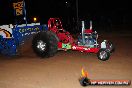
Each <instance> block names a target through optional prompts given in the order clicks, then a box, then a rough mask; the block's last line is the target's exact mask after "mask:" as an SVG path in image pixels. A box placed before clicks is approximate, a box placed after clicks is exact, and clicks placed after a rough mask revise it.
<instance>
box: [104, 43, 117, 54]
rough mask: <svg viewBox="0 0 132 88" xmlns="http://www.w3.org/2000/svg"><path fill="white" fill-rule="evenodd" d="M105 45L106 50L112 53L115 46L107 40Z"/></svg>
mask: <svg viewBox="0 0 132 88" xmlns="http://www.w3.org/2000/svg"><path fill="white" fill-rule="evenodd" d="M106 46H107V50H108V51H109V52H110V53H112V52H114V51H115V46H114V44H113V43H112V42H111V41H108V42H107V44H106Z"/></svg>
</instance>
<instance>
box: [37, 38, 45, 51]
mask: <svg viewBox="0 0 132 88" xmlns="http://www.w3.org/2000/svg"><path fill="white" fill-rule="evenodd" d="M37 48H38V49H39V50H40V51H45V50H46V43H45V42H43V41H42V40H39V41H38V42H37Z"/></svg>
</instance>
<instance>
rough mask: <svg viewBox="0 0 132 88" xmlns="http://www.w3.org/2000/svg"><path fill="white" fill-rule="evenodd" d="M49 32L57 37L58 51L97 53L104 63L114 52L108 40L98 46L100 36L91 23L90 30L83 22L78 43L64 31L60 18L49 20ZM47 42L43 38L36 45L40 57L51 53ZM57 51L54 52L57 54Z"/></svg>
mask: <svg viewBox="0 0 132 88" xmlns="http://www.w3.org/2000/svg"><path fill="white" fill-rule="evenodd" d="M48 31H50V33H51V34H52V35H54V37H56V40H57V42H58V44H57V46H58V48H57V50H65V51H67V50H77V51H80V52H86V53H96V54H97V57H98V59H100V60H102V61H106V60H108V59H109V57H110V55H111V53H112V51H113V50H114V47H113V44H112V43H111V42H109V41H108V40H104V41H103V42H102V43H101V44H98V34H97V32H96V31H93V29H92V22H90V28H89V29H85V26H84V21H82V32H81V33H80V35H79V36H78V39H77V41H75V40H74V39H73V37H72V36H71V34H70V33H69V32H67V31H66V30H65V29H63V27H62V23H61V20H60V19H59V18H50V19H49V21H48ZM40 35H41V34H39V39H40V40H41V38H40ZM37 39H38V38H37ZM45 42H46V40H44V37H43V39H42V41H41V42H40V43H37V44H38V45H36V46H38V48H39V49H40V51H41V55H40V56H44V54H43V52H45V55H46V52H49V50H48V49H49V48H51V47H48V44H49V43H47V44H46V43H45ZM54 44H55V42H54ZM39 45H40V46H39ZM46 45H47V46H46ZM54 49H55V48H54ZM46 50H47V51H46ZM57 50H54V51H55V52H56V51H57ZM52 52H53V51H52ZM39 54H40V53H39Z"/></svg>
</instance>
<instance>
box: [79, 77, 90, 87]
mask: <svg viewBox="0 0 132 88" xmlns="http://www.w3.org/2000/svg"><path fill="white" fill-rule="evenodd" d="M79 82H80V84H81V85H82V86H88V85H90V84H91V82H90V79H88V78H85V77H83V78H81V79H80V80H79Z"/></svg>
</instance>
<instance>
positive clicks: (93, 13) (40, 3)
mask: <svg viewBox="0 0 132 88" xmlns="http://www.w3.org/2000/svg"><path fill="white" fill-rule="evenodd" d="M10 1H11V0H0V13H1V14H0V20H1V21H0V24H2V23H4V24H5V23H9V21H10V20H13V10H12V7H11V2H10ZM25 1H26V8H27V16H28V19H31V17H33V16H37V17H39V18H40V19H41V22H42V23H47V20H48V19H49V18H50V17H60V18H63V19H67V20H68V19H69V20H70V21H71V19H72V21H73V18H75V19H76V0H47V1H46V0H25ZM66 2H68V3H67V4H66ZM78 3H79V4H78V8H79V9H78V10H79V19H88V20H90V19H92V20H94V21H96V22H101V21H102V22H103V21H104V22H105V20H107V21H108V20H110V21H111V23H112V24H123V23H124V24H130V23H131V15H132V14H131V8H130V4H131V3H130V1H127V0H118V1H117V0H78Z"/></svg>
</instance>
